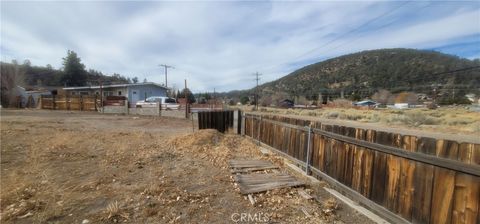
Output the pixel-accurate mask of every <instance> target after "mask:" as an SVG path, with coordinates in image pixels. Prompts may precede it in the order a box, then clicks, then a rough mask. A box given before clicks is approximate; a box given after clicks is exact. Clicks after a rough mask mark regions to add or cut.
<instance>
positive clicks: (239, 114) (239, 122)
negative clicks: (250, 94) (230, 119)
mask: <svg viewBox="0 0 480 224" xmlns="http://www.w3.org/2000/svg"><path fill="white" fill-rule="evenodd" d="M237 134H239V135H241V134H242V111H241V110H237Z"/></svg>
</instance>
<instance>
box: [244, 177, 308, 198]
mask: <svg viewBox="0 0 480 224" xmlns="http://www.w3.org/2000/svg"><path fill="white" fill-rule="evenodd" d="M235 181H236V182H237V183H238V185H239V188H240V192H241V193H242V194H251V193H258V192H263V191H268V190H273V189H277V188H284V187H294V186H301V185H303V183H302V182H300V181H297V179H295V178H294V177H292V176H290V175H288V174H281V173H267V174H263V173H262V174H243V175H236V176H235Z"/></svg>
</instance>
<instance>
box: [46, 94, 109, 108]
mask: <svg viewBox="0 0 480 224" xmlns="http://www.w3.org/2000/svg"><path fill="white" fill-rule="evenodd" d="M40 104H41V106H42V109H51V110H83V111H96V110H97V108H99V105H100V99H97V97H96V96H82V95H80V96H62V95H42V96H40Z"/></svg>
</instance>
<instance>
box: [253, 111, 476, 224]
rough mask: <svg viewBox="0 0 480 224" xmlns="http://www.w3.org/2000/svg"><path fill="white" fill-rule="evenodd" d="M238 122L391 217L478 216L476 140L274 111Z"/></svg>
mask: <svg viewBox="0 0 480 224" xmlns="http://www.w3.org/2000/svg"><path fill="white" fill-rule="evenodd" d="M244 122H245V126H244V127H245V128H244V134H245V135H247V136H250V137H252V138H254V139H257V140H258V141H259V142H261V143H262V144H265V145H266V146H270V147H272V148H274V149H276V150H277V151H278V152H279V153H280V154H282V155H285V156H286V157H288V158H290V159H291V160H292V161H294V162H295V163H297V164H298V165H300V166H303V167H304V168H305V169H306V171H307V172H311V174H312V175H313V176H315V177H317V178H322V179H325V180H327V181H328V182H330V184H332V185H334V186H335V187H338V188H339V190H340V191H342V192H343V193H345V194H347V195H349V196H351V197H353V198H354V199H356V200H357V201H359V202H361V203H362V204H364V205H366V206H367V207H369V208H371V209H373V210H375V211H377V213H380V215H383V216H384V217H386V218H387V219H389V220H390V221H392V222H395V223H397V222H412V223H435V224H436V223H470V224H476V223H480V218H479V207H480V206H479V204H480V202H479V201H480V145H479V144H474V143H468V142H456V141H451V140H445V139H433V138H427V137H417V136H411V135H402V134H398V133H388V132H383V131H376V130H370V129H362V128H354V127H345V126H339V125H327V124H322V123H320V122H314V121H308V120H301V119H296V118H289V117H282V116H276V115H255V114H245V116H244ZM309 127H310V128H309ZM309 140H310V141H309ZM307 161H308V162H307Z"/></svg>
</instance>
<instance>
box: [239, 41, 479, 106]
mask: <svg viewBox="0 0 480 224" xmlns="http://www.w3.org/2000/svg"><path fill="white" fill-rule="evenodd" d="M478 66H480V60H478V59H476V60H468V59H464V58H459V57H457V56H452V55H448V54H443V53H439V52H435V51H424V50H414V49H401V48H398V49H381V50H371V51H362V52H358V53H354V54H349V55H344V56H340V57H337V58H333V59H329V60H326V61H322V62H318V63H315V64H311V65H308V66H305V67H303V68H301V69H298V70H296V71H294V72H292V73H290V74H289V75H287V76H285V77H283V78H280V79H278V80H276V81H273V82H269V83H265V84H263V85H262V86H260V87H259V88H260V91H261V94H262V95H263V96H265V95H273V94H278V93H282V92H283V93H285V94H287V95H289V96H291V97H296V96H304V97H307V98H312V97H314V96H317V95H318V94H319V93H323V94H329V95H330V96H333V97H335V96H339V95H340V92H342V91H343V93H344V94H345V95H351V94H354V93H355V94H360V95H361V96H369V95H371V94H373V93H374V92H376V91H377V90H379V89H388V90H390V91H392V92H400V91H415V92H423V93H429V92H431V91H432V90H433V86H437V88H439V89H440V90H442V89H443V90H448V89H452V88H455V89H458V91H460V92H472V91H473V92H477V93H478V91H479V88H480V68H477V67H478ZM472 67H473V68H472ZM464 68H468V69H467V70H465V71H457V72H451V73H449V72H448V71H454V70H459V69H464ZM247 92H253V90H249V91H247Z"/></svg>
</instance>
